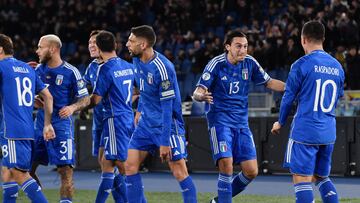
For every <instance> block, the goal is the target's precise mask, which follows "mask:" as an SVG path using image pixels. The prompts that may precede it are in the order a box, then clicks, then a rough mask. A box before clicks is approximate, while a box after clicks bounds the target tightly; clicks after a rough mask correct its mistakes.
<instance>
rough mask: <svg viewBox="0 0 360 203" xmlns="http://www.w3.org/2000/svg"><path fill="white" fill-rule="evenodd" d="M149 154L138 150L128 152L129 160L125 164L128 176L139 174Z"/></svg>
mask: <svg viewBox="0 0 360 203" xmlns="http://www.w3.org/2000/svg"><path fill="white" fill-rule="evenodd" d="M147 154H148V152H146V151H140V150H136V149H129V150H128V158H127V160H126V162H125V174H126V175H127V176H129V175H134V174H136V173H138V172H139V168H140V165H141V163H142V162H144V160H145V158H146V156H147Z"/></svg>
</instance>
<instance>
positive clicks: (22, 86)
mask: <svg viewBox="0 0 360 203" xmlns="http://www.w3.org/2000/svg"><path fill="white" fill-rule="evenodd" d="M20 80H21V78H19V77H16V78H15V81H16V90H17V96H18V103H19V106H32V104H33V94H32V91H31V87H32V84H31V80H30V79H29V78H28V77H24V78H23V79H22V80H21V81H20ZM26 95H29V96H26Z"/></svg>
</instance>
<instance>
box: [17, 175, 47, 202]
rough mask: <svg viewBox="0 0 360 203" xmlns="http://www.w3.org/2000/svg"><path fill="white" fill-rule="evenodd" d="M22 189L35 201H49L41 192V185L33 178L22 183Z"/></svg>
mask: <svg viewBox="0 0 360 203" xmlns="http://www.w3.org/2000/svg"><path fill="white" fill-rule="evenodd" d="M21 188H22V190H23V191H24V192H25V194H26V195H27V196H28V198H29V199H30V200H31V201H32V202H33V203H46V202H48V201H47V200H46V198H45V196H44V194H43V193H42V192H41V187H40V186H39V185H38V184H37V183H36V181H35V180H34V179H32V178H29V179H28V180H27V181H25V182H24V183H23V184H22V185H21Z"/></svg>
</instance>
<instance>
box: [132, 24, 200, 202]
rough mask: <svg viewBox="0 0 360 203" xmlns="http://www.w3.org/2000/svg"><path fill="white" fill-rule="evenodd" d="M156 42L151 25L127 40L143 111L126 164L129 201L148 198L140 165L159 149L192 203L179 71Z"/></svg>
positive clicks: (194, 198) (192, 187) (193, 188)
mask: <svg viewBox="0 0 360 203" xmlns="http://www.w3.org/2000/svg"><path fill="white" fill-rule="evenodd" d="M155 41H156V37H155V32H154V30H153V29H152V27H150V26H146V25H143V26H139V27H133V28H132V29H131V34H130V36H129V39H128V42H127V43H126V46H127V47H128V49H129V52H130V54H131V55H132V56H133V63H134V65H135V68H136V70H137V73H138V76H137V81H138V87H139V90H140V101H139V104H140V107H138V111H140V112H141V116H140V119H139V121H138V125H137V127H136V129H135V131H134V133H133V135H132V138H131V140H130V144H129V156H128V160H127V161H126V167H125V168H126V183H127V184H126V185H127V191H128V199H129V203H141V202H145V201H146V199H145V196H144V191H143V184H142V180H141V176H140V174H139V173H138V171H139V166H140V164H141V163H142V162H143V161H144V159H145V157H146V156H147V154H148V153H152V154H154V152H155V150H157V149H159V151H160V158H161V160H162V161H166V162H168V164H169V167H170V169H171V171H172V172H173V175H174V177H175V178H176V180H177V181H178V182H179V183H180V187H181V190H182V195H183V199H184V202H186V203H193V202H196V201H197V200H196V190H195V186H194V183H193V181H192V179H191V177H190V176H189V174H188V172H187V168H186V164H185V158H186V156H187V153H186V148H185V137H184V134H185V131H184V121H183V118H182V112H181V97H180V92H179V87H178V84H177V79H176V73H175V69H174V65H173V64H172V63H171V62H170V61H169V60H168V59H167V58H165V57H164V56H163V55H161V54H160V53H158V52H156V51H154V50H153V46H154V44H155Z"/></svg>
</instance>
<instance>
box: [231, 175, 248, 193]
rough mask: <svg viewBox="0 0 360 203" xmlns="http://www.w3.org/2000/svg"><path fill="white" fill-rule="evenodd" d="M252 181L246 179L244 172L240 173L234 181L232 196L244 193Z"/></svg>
mask: <svg viewBox="0 0 360 203" xmlns="http://www.w3.org/2000/svg"><path fill="white" fill-rule="evenodd" d="M251 181H252V179H250V178H248V177H246V176H245V175H244V174H243V172H240V173H239V174H238V175H236V176H235V177H234V178H233V180H232V184H231V187H232V196H233V197H235V196H236V195H237V194H239V193H240V192H242V191H243V190H244V189H245V188H246V186H247V185H249V183H251Z"/></svg>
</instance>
